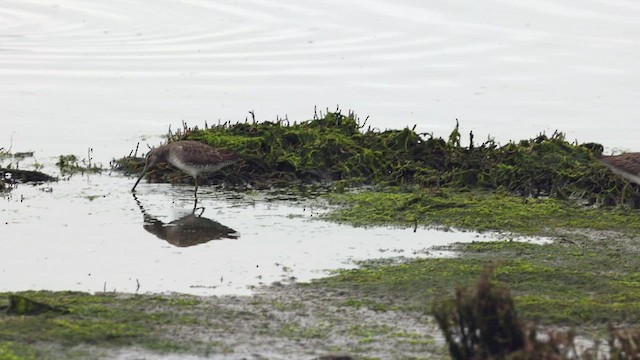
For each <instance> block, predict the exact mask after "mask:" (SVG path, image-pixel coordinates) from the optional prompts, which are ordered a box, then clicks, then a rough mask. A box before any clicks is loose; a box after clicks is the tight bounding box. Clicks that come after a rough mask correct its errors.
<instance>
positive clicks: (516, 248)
mask: <svg viewBox="0 0 640 360" xmlns="http://www.w3.org/2000/svg"><path fill="white" fill-rule="evenodd" d="M612 241H616V239H615V238H610V239H607V240H606V241H601V242H593V241H591V240H578V239H577V238H576V239H574V240H573V241H572V242H571V243H565V244H557V243H554V244H546V245H536V244H530V243H521V242H515V241H497V242H477V243H471V244H458V245H455V246H454V249H455V250H457V251H459V252H460V255H461V256H460V257H456V258H444V259H421V260H415V261H410V262H407V263H404V264H401V265H393V266H385V265H382V266H381V265H376V264H373V263H366V262H365V263H363V264H362V268H360V269H356V270H344V271H340V272H338V274H337V275H335V276H333V277H330V278H326V279H321V280H318V281H316V282H315V283H314V284H313V285H311V286H325V287H332V288H340V289H342V288H344V289H351V290H354V289H355V290H356V292H355V294H354V296H356V297H358V299H359V301H363V300H362V298H359V296H362V297H363V298H364V299H369V298H372V299H377V300H376V301H378V302H379V301H381V300H380V299H386V301H388V302H389V303H391V304H402V305H403V306H404V307H406V308H410V309H425V311H426V310H427V309H429V306H430V304H431V303H432V302H433V301H435V300H439V299H442V298H444V297H451V296H453V293H454V290H455V288H456V287H461V286H462V287H470V286H471V285H472V284H473V283H474V282H475V281H476V280H477V278H478V277H479V276H480V274H481V273H482V272H483V271H484V269H485V268H486V267H487V266H493V267H495V270H494V272H493V275H492V279H493V280H494V281H497V282H499V283H504V284H506V285H507V286H508V288H509V289H510V290H511V292H512V293H513V294H514V298H515V301H516V306H517V308H518V310H519V311H520V312H521V315H522V317H523V318H524V319H527V320H534V321H539V322H541V323H542V324H547V325H567V324H570V325H604V324H606V323H609V322H612V323H618V324H637V323H638V322H640V302H638V300H637V299H638V298H640V276H639V275H638V274H639V273H640V256H638V255H640V254H639V252H640V251H638V250H636V249H637V246H635V245H637V244H635V245H633V246H632V245H631V244H630V245H629V246H628V247H625V248H622V247H620V246H610V243H609V242H612ZM612 264H615V265H614V266H612Z"/></svg>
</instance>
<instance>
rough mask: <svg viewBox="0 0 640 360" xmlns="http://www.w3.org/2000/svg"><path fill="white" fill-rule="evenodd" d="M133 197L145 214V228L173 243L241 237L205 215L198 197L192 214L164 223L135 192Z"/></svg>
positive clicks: (192, 244) (190, 244) (192, 242)
mask: <svg viewBox="0 0 640 360" xmlns="http://www.w3.org/2000/svg"><path fill="white" fill-rule="evenodd" d="M133 198H134V199H135V201H136V203H137V204H138V207H140V211H142V215H143V216H144V225H143V227H144V229H145V230H147V231H148V232H150V233H152V234H154V235H155V236H157V237H158V238H160V239H162V240H165V241H167V242H168V243H169V244H171V245H174V246H179V247H188V246H194V245H198V244H203V243H206V242H209V241H211V240H220V239H237V238H238V237H239V234H238V233H237V232H236V231H235V230H233V229H231V228H229V227H226V226H224V225H222V224H220V223H219V222H216V221H213V220H211V219H207V218H206V217H203V216H202V214H203V213H204V208H202V207H201V208H198V207H197V205H198V199H197V197H196V198H195V199H194V204H193V210H192V211H191V213H190V214H188V215H186V216H183V217H181V218H179V219H176V220H173V221H171V222H169V223H164V222H162V221H161V220H158V219H157V218H156V217H154V216H153V215H151V214H149V213H148V212H147V211H146V210H145V209H144V207H143V206H142V204H141V203H140V201H139V200H138V198H137V197H136V195H135V194H133ZM198 212H199V213H198Z"/></svg>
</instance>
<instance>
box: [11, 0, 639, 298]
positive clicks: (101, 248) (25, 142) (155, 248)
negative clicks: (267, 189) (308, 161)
mask: <svg viewBox="0 0 640 360" xmlns="http://www.w3.org/2000/svg"><path fill="white" fill-rule="evenodd" d="M638 18H640V4H636V3H634V2H632V1H626V0H616V1H606V2H605V1H599V0H591V1H578V0H561V1H555V2H549V1H545V0H534V1H528V2H526V3H523V2H521V1H511V0H490V1H484V2H478V3H469V2H462V1H449V0H447V1H439V0H438V1H429V2H423V1H417V0H394V1H386V0H375V1H371V0H367V1H364V0H355V1H349V2H338V1H306V2H304V3H301V2H295V1H292V0H269V1H266V0H248V1H244V2H237V1H228V0H221V1H215V2H213V1H205V0H186V1H168V0H158V1H152V2H151V1H139V0H116V1H108V2H105V1H98V0H60V1H56V2H49V1H4V2H2V3H0V109H2V113H1V115H0V128H1V129H2V132H0V148H4V149H5V150H7V149H9V150H11V151H12V152H20V151H34V152H35V158H28V159H25V160H22V161H20V168H21V169H33V168H34V167H37V166H39V165H44V168H43V169H42V170H43V171H44V172H48V173H52V174H54V175H55V171H56V169H55V166H54V165H53V164H54V163H55V157H56V156H58V155H60V154H75V155H78V156H79V157H80V158H83V157H84V158H88V157H89V155H85V154H87V152H88V149H90V148H91V149H93V153H92V155H91V158H92V160H93V161H94V162H99V163H102V164H103V165H104V166H108V165H107V164H108V162H109V161H110V160H111V159H112V158H117V157H121V156H125V155H127V154H128V153H129V152H130V151H131V150H132V149H134V148H135V146H136V144H137V143H139V142H140V143H141V152H143V151H144V150H142V149H146V146H147V144H150V145H156V144H158V143H160V142H161V141H162V135H163V134H165V133H166V132H167V130H168V128H169V126H172V128H173V129H176V128H178V127H181V122H182V121H186V122H187V123H188V124H190V125H203V124H204V123H205V122H208V123H209V124H212V123H216V122H217V121H219V120H220V121H223V122H224V121H227V120H232V121H238V120H244V119H245V117H246V116H248V111H249V110H254V111H255V114H256V118H257V119H258V120H274V119H275V118H276V117H280V118H282V117H288V118H289V119H290V120H304V119H310V118H312V117H313V109H314V106H316V105H317V106H318V109H319V110H320V109H323V111H324V109H325V108H326V107H330V108H331V109H334V108H335V107H336V105H338V104H339V105H340V106H341V107H342V108H343V109H354V110H356V111H357V112H358V113H359V114H360V115H361V117H362V118H365V117H366V116H370V117H369V120H368V123H367V124H368V125H371V126H372V127H375V128H381V129H383V128H387V127H393V128H401V127H404V126H413V125H414V124H416V125H417V130H418V131H420V132H429V133H434V134H435V135H436V136H445V137H446V136H448V134H449V132H450V131H451V129H452V128H453V126H454V124H455V119H456V118H458V119H460V122H461V132H462V133H463V134H466V133H467V132H468V131H471V130H473V132H474V134H475V139H476V141H483V140H484V139H486V138H487V136H488V135H489V134H490V135H492V136H495V138H496V139H497V140H498V141H499V142H502V143H504V142H507V141H508V140H511V139H515V140H519V139H522V138H529V137H532V136H535V135H537V134H538V132H540V131H546V132H549V133H550V132H553V131H554V130H556V129H558V130H560V131H565V132H566V133H567V136H568V138H569V139H574V138H576V139H578V140H579V141H583V142H586V141H595V142H601V143H603V144H604V145H605V147H606V148H607V149H608V151H610V150H611V149H627V150H635V151H640V147H639V146H638V145H637V139H638V138H639V137H640V127H638V126H637V124H638V123H639V122H638V120H640V118H639V115H638V110H637V99H636V97H637V89H638V88H640V62H638V61H637V59H640V46H638V45H639V42H640V22H638V21H637V19H638ZM465 139H466V137H465ZM10 162H12V163H14V166H15V162H16V160H15V159H7V160H5V162H4V165H5V166H6V165H8V163H10ZM132 182H133V180H132V179H129V178H125V177H121V176H118V175H106V174H103V175H91V176H74V177H72V178H71V179H70V180H69V181H60V182H58V183H55V184H45V185H38V186H30V185H21V186H19V187H18V188H17V189H15V190H13V191H12V193H11V195H10V197H9V198H8V199H3V200H1V201H2V206H0V290H19V289H40V288H43V289H58V290H60V289H76V290H88V291H102V290H105V289H106V290H108V291H111V290H114V289H117V290H118V291H132V292H133V291H136V290H138V291H142V292H147V291H180V292H189V293H197V294H213V293H245V292H247V291H248V290H247V286H254V285H258V284H260V283H270V282H271V281H274V280H281V279H287V278H288V277H290V276H295V277H296V278H298V279H302V280H304V279H309V278H311V277H315V276H321V275H322V274H324V273H323V272H322V270H323V269H330V268H336V267H344V266H352V265H351V264H350V263H349V260H351V259H363V258H370V257H379V256H382V255H390V254H392V255H408V254H409V255H411V254H413V252H415V251H417V252H418V253H420V254H423V253H422V252H421V251H422V250H423V249H424V248H427V247H429V246H432V245H438V244H446V243H450V242H452V241H468V240H471V239H474V237H475V235H474V234H469V233H457V232H447V233H443V232H435V231H427V230H423V229H420V230H419V231H418V232H417V233H413V232H412V231H411V229H407V230H398V229H354V228H351V227H349V226H341V225H333V224H328V223H325V222H321V221H315V218H314V214H315V215H316V218H317V213H316V212H315V211H317V212H321V211H324V210H322V209H320V208H319V209H313V211H312V208H310V207H308V204H291V203H290V202H286V201H273V200H268V199H266V198H263V197H261V196H249V195H242V196H240V195H237V194H229V193H225V192H220V191H215V190H213V189H202V193H201V199H200V200H201V203H200V204H199V206H203V207H204V208H205V210H204V212H203V213H202V217H204V218H206V219H210V220H211V221H215V222H217V223H219V225H220V226H224V227H226V228H229V229H233V230H235V231H237V232H238V234H239V236H238V235H234V236H232V237H237V238H236V239H229V238H228V237H227V238H224V237H223V238H222V239H219V240H215V241H210V242H207V243H202V244H199V245H196V246H192V247H176V246H174V245H172V244H171V243H170V242H168V241H167V240H164V239H172V240H171V241H173V242H174V243H180V241H179V240H175V239H176V237H180V236H181V235H180V233H181V232H182V233H185V232H187V233H188V232H192V233H193V232H194V231H195V232H198V231H200V232H204V231H209V232H211V231H214V230H216V228H215V226H217V225H215V224H213V223H211V222H207V221H206V220H202V219H184V216H186V215H188V214H189V212H190V211H191V209H192V208H193V203H192V195H191V188H190V187H188V186H171V185H150V184H144V185H143V186H141V188H140V189H139V191H138V198H137V201H136V199H134V198H133V197H132V196H131V194H130V192H129V189H130V187H131V184H132ZM49 190H50V191H49ZM138 203H139V204H138ZM141 207H142V208H143V209H145V212H146V213H147V217H146V218H145V217H144V215H143V213H142V211H141ZM180 219H182V221H180ZM145 221H146V222H147V227H146V228H145V227H143V226H144V224H145ZM178 221H180V222H178ZM198 221H199V222H200V225H194V223H195V222H198ZM185 224H187V225H185ZM189 226H200V228H199V230H191V229H190V228H189ZM203 228H204V229H203ZM212 228H214V229H213V230H212ZM218 230H220V229H218ZM228 233H229V232H228V231H227V234H228ZM214 237H215V236H214ZM183 241H185V242H188V241H192V242H197V241H196V240H193V238H192V239H191V240H183ZM381 249H383V250H381ZM289 269H293V271H289ZM138 283H139V284H140V287H139V289H138Z"/></svg>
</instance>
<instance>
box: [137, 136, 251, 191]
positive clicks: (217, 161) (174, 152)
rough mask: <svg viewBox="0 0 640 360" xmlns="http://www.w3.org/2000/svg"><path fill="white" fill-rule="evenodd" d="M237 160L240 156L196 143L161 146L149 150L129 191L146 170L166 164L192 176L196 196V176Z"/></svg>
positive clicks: (175, 143) (173, 143) (184, 141)
mask: <svg viewBox="0 0 640 360" xmlns="http://www.w3.org/2000/svg"><path fill="white" fill-rule="evenodd" d="M239 160H240V156H239V155H238V154H236V153H234V152H231V151H225V150H220V149H216V148H214V147H211V146H209V145H207V144H203V143H201V142H197V141H191V140H183V141H176V142H172V143H169V144H166V145H161V146H158V147H156V148H153V149H151V150H149V153H148V154H147V159H146V161H145V164H144V169H142V174H140V177H139V178H138V180H137V181H136V183H135V184H134V185H133V188H131V191H135V190H136V186H138V183H139V182H140V180H142V177H143V176H144V174H145V173H146V172H147V170H149V169H150V168H152V167H154V166H156V165H157V164H159V163H162V162H168V163H169V164H171V165H173V166H175V167H177V168H178V169H180V170H182V171H184V172H186V173H187V174H189V175H191V176H193V180H194V182H195V185H196V188H195V191H194V194H196V193H197V192H198V175H200V174H201V173H204V172H214V171H218V170H220V169H222V168H223V167H225V166H227V165H231V164H233V163H235V162H237V161H239Z"/></svg>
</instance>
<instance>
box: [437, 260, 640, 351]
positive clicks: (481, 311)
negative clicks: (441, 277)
mask: <svg viewBox="0 0 640 360" xmlns="http://www.w3.org/2000/svg"><path fill="white" fill-rule="evenodd" d="M490 276H491V271H490V270H486V272H485V273H484V274H483V275H482V276H481V278H480V279H479V280H478V281H477V284H476V286H475V289H467V288H459V289H458V290H457V291H456V296H455V299H453V300H452V301H447V302H441V303H438V304H436V305H434V306H433V308H432V314H433V316H434V317H435V319H436V321H437V322H438V325H439V327H440V329H441V330H442V332H443V334H444V337H445V340H446V342H447V345H448V348H449V354H450V355H451V357H452V358H453V359H455V360H469V359H511V360H516V359H523V360H524V359H531V360H534V359H557V360H560V359H584V360H592V359H593V360H595V359H603V358H608V359H613V360H621V359H629V360H631V359H638V358H640V330H639V329H616V328H614V327H613V326H611V325H610V326H609V339H608V343H607V345H608V351H604V350H602V348H601V344H599V343H598V342H595V343H593V344H592V345H591V346H589V347H588V348H587V349H581V350H578V349H577V346H576V343H575V334H574V333H573V331H559V330H558V331H549V332H547V334H546V337H540V336H538V334H537V331H536V329H535V327H533V326H528V325H525V324H524V323H523V322H522V321H521V320H520V319H519V317H518V312H517V311H516V308H515V305H514V301H513V299H512V297H511V294H510V292H509V290H508V289H507V288H506V287H504V286H500V285H498V284H496V283H494V282H493V281H492V280H491V279H490ZM607 353H608V354H607Z"/></svg>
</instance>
